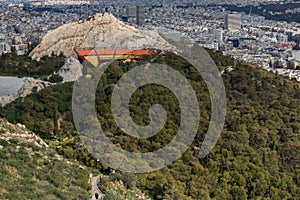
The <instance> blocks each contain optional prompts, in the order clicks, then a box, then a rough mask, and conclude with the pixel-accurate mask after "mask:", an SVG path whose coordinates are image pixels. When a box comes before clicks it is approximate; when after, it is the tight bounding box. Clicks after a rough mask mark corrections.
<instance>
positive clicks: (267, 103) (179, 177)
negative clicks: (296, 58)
mask: <svg viewBox="0 0 300 200" xmlns="http://www.w3.org/2000/svg"><path fill="white" fill-rule="evenodd" d="M209 53H210V55H211V57H212V58H213V59H214V61H215V62H216V64H217V65H218V66H219V67H220V69H224V68H225V72H224V73H223V75H222V78H223V81H224V84H225V87H226V89H227V102H228V111H227V118H226V123H225V127H224V130H223V132H222V135H221V139H220V140H219V141H218V144H217V145H216V146H215V148H214V149H213V151H212V152H211V153H210V154H209V156H208V157H206V158H205V159H200V160H199V159H198V158H197V154H195V152H196V151H195V150H197V147H199V146H201V142H202V141H203V138H204V135H205V133H206V130H207V127H208V123H209V118H210V98H209V94H208V90H207V88H206V85H205V83H204V81H203V80H202V78H201V77H200V75H199V74H197V73H196V72H195V70H194V69H193V67H192V66H191V65H189V63H187V62H186V61H185V60H183V59H182V58H180V57H178V56H176V55H175V54H172V53H166V54H162V55H157V56H144V57H143V58H142V59H140V60H137V61H136V62H119V61H116V62H114V63H113V64H112V65H111V66H110V67H109V69H108V70H107V71H106V73H105V76H103V77H102V79H101V81H100V83H99V86H101V87H99V88H98V89H97V98H96V109H97V111H98V118H99V121H100V123H101V124H102V127H103V129H104V130H105V131H106V134H107V136H108V137H110V139H111V141H113V143H115V144H116V145H118V146H120V147H122V148H124V149H126V150H129V151H133V152H147V151H153V150H155V149H158V148H160V147H162V146H164V145H165V144H166V143H168V142H169V141H170V140H171V139H172V137H174V134H175V133H176V130H177V128H178V125H179V122H180V112H178V106H179V105H178V103H177V101H176V98H175V97H174V95H172V93H171V92H170V91H168V90H167V89H166V88H163V87H159V86H157V85H150V86H145V87H142V88H140V89H139V90H137V91H136V93H135V94H134V95H133V97H132V99H131V104H130V109H131V116H132V118H133V120H134V121H136V123H138V124H141V125H143V124H144V125H145V124H147V123H148V122H149V117H148V110H149V107H150V106H151V105H153V104H157V103H159V104H162V105H163V106H164V107H165V109H166V111H167V113H168V120H167V123H166V126H165V127H164V128H163V129H162V131H161V132H160V134H158V135H157V136H154V137H151V138H150V139H138V140H137V139H136V138H132V137H129V136H128V135H126V134H124V133H123V132H122V131H121V130H120V129H118V127H117V126H116V124H115V122H114V120H113V117H112V114H111V111H110V97H111V93H112V89H113V87H114V84H115V83H116V81H117V80H118V79H119V78H120V77H121V76H122V75H123V74H124V73H126V72H127V71H128V70H129V69H131V68H134V67H135V66H137V65H139V64H142V63H145V62H155V63H163V64H168V65H169V66H175V68H176V70H178V71H179V72H180V73H182V74H183V75H184V76H185V77H187V78H188V79H189V81H190V82H191V84H192V86H193V88H194V89H195V91H197V98H198V101H199V107H200V109H201V121H200V125H199V130H198V133H197V136H196V138H195V141H194V143H193V146H192V147H191V148H190V149H189V150H188V151H187V152H186V153H185V154H184V155H183V156H182V158H181V159H179V160H178V161H176V162H175V163H173V164H172V165H171V166H169V167H166V168H164V169H162V170H159V171H157V172H152V173H148V174H140V175H134V174H126V173H121V172H116V174H114V175H111V174H109V170H110V169H109V168H108V167H107V166H105V165H103V164H101V163H98V162H97V160H95V159H94V158H93V157H91V156H90V154H89V153H88V152H87V150H86V149H85V148H84V146H82V145H81V144H80V141H79V138H78V136H77V133H76V131H75V129H74V125H73V121H72V113H71V96H72V86H73V83H64V84H58V85H55V86H51V87H48V88H46V89H44V90H42V91H41V92H39V93H34V94H31V95H29V96H28V97H26V98H24V99H18V100H17V101H15V102H13V103H11V104H9V105H7V106H6V107H5V108H3V109H0V115H1V116H2V117H5V118H7V119H8V120H9V121H10V122H13V123H18V122H20V123H23V124H25V125H26V127H28V128H29V129H30V130H32V131H35V132H36V133H37V134H38V135H39V136H40V137H42V138H43V139H45V140H46V141H47V143H48V144H49V145H50V147H51V148H52V149H55V150H56V151H57V152H58V153H59V154H60V155H62V156H64V157H65V158H68V159H71V160H72V159H73V160H78V161H79V162H81V163H82V164H84V165H86V166H89V167H93V168H96V169H99V170H100V171H101V172H102V173H105V174H108V175H109V176H114V177H118V179H119V180H122V181H123V182H124V184H125V186H126V187H127V188H130V189H134V188H139V189H141V190H142V191H143V192H144V193H146V194H147V195H149V196H150V197H152V198H153V199H199V198H201V199H297V197H299V196H300V187H299V185H300V184H299V183H300V175H299V174H300V159H299V155H300V142H299V134H300V105H299V98H300V85H299V83H297V82H295V81H291V80H288V79H285V78H283V77H280V76H279V75H276V74H272V73H269V72H267V71H264V70H262V69H260V68H256V67H251V66H249V65H247V64H245V63H237V65H236V67H235V68H234V70H233V71H231V70H230V72H229V71H228V70H226V67H227V66H232V65H233V60H232V59H231V58H230V57H225V56H223V55H222V53H221V52H218V51H213V50H209ZM139 98H142V100H143V101H142V103H140V101H139V100H138V99H139ZM166 99H168V101H165V100H166Z"/></svg>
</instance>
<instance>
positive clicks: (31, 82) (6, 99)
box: [0, 78, 54, 107]
mask: <svg viewBox="0 0 300 200" xmlns="http://www.w3.org/2000/svg"><path fill="white" fill-rule="evenodd" d="M53 84H54V83H50V82H45V81H41V80H37V79H33V78H28V79H26V80H25V82H24V84H23V86H22V87H21V88H20V89H19V90H18V91H17V92H15V93H12V94H9V95H6V96H2V97H0V106H2V107H3V106H5V105H6V104H9V103H10V102H13V101H14V100H16V99H17V98H19V97H26V96H27V95H29V94H31V93H32V92H39V91H41V90H42V89H44V88H45V87H48V86H50V85H53Z"/></svg>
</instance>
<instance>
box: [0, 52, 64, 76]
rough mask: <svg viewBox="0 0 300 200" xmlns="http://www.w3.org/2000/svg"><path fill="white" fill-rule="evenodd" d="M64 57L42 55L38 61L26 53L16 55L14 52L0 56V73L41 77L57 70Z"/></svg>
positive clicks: (61, 55)
mask: <svg viewBox="0 0 300 200" xmlns="http://www.w3.org/2000/svg"><path fill="white" fill-rule="evenodd" d="M64 62H65V57H64V55H63V54H60V55H59V56H56V55H54V54H53V55H51V56H43V57H42V58H41V59H40V60H39V61H36V60H32V59H31V57H29V56H28V55H23V56H18V55H17V53H16V52H12V53H10V54H3V55H1V56H0V75H2V76H3V75H9V76H19V75H21V76H29V77H43V76H48V75H51V74H53V73H54V72H57V71H58V70H59V69H60V68H61V67H62V66H63V64H64Z"/></svg>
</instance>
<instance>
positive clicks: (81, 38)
mask: <svg viewBox="0 0 300 200" xmlns="http://www.w3.org/2000/svg"><path fill="white" fill-rule="evenodd" d="M97 47H98V48H100V47H102V48H105V47H110V48H123V49H143V48H157V49H162V50H171V49H175V48H174V47H173V46H172V45H170V44H169V43H168V42H166V41H165V40H164V39H163V38H162V37H160V36H159V34H158V33H156V32H153V31H141V30H137V29H136V28H134V27H132V26H129V25H126V24H124V23H123V22H121V21H120V20H118V19H117V18H115V17H114V16H113V15H111V14H108V13H104V14H97V15H95V16H92V17H90V18H88V19H85V20H81V21H79V22H72V23H70V24H65V25H63V26H60V27H58V28H57V29H55V30H51V31H49V32H48V33H47V34H46V35H45V36H44V37H43V39H42V41H41V43H40V44H39V45H38V46H37V47H36V48H34V49H33V51H32V52H31V53H30V56H31V57H32V58H33V59H39V58H41V57H42V56H46V55H49V56H50V55H51V54H52V53H54V54H55V55H59V54H60V53H63V54H64V55H65V56H66V57H70V56H72V55H75V52H74V50H75V49H78V48H92V49H93V48H97Z"/></svg>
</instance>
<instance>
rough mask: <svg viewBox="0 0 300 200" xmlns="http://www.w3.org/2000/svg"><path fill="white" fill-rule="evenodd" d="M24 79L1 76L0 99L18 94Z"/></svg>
mask: <svg viewBox="0 0 300 200" xmlns="http://www.w3.org/2000/svg"><path fill="white" fill-rule="evenodd" d="M23 80H24V79H22V78H17V77H6V76H0V97H1V96H6V95H8V94H12V93H15V92H17V91H18V90H19V89H20V88H21V86H22V85H23V84H24V81H23Z"/></svg>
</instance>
